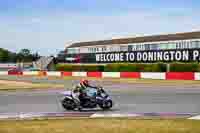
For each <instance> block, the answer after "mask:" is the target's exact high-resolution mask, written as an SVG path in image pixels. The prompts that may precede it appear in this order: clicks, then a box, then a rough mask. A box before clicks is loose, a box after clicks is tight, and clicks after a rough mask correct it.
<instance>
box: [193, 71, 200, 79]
mask: <svg viewBox="0 0 200 133" xmlns="http://www.w3.org/2000/svg"><path fill="white" fill-rule="evenodd" d="M194 80H200V73H198V72H196V73H194Z"/></svg>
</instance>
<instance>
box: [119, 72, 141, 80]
mask: <svg viewBox="0 0 200 133" xmlns="http://www.w3.org/2000/svg"><path fill="white" fill-rule="evenodd" d="M120 78H136V79H139V78H141V75H140V73H139V72H120Z"/></svg>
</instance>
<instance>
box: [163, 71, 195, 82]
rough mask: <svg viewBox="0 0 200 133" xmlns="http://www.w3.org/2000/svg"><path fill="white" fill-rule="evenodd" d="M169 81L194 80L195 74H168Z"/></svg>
mask: <svg viewBox="0 0 200 133" xmlns="http://www.w3.org/2000/svg"><path fill="white" fill-rule="evenodd" d="M166 79H167V80H194V79H195V74H194V73H193V72H167V73H166Z"/></svg>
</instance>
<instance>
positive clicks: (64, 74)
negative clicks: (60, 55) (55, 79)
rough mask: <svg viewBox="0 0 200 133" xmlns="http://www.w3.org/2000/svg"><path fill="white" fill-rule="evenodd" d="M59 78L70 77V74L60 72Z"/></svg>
mask: <svg viewBox="0 0 200 133" xmlns="http://www.w3.org/2000/svg"><path fill="white" fill-rule="evenodd" d="M61 76H62V77H71V76H72V72H61Z"/></svg>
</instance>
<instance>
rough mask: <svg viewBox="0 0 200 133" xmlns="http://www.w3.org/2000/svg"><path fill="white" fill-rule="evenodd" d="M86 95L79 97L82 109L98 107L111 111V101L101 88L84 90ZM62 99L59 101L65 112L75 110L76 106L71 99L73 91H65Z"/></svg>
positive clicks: (72, 98)
mask: <svg viewBox="0 0 200 133" xmlns="http://www.w3.org/2000/svg"><path fill="white" fill-rule="evenodd" d="M86 92H87V93H86V95H85V96H81V97H80V98H79V99H80V105H81V107H82V108H89V109H93V108H97V107H100V108H101V109H103V110H108V109H111V108H112V106H113V101H112V99H111V97H110V96H109V95H108V93H107V92H106V91H105V90H104V89H103V88H102V87H98V89H94V88H90V89H88V90H86ZM62 94H63V95H64V97H63V98H62V99H61V104H62V106H63V108H64V109H66V110H75V109H76V108H77V104H76V102H75V99H74V97H73V91H65V92H63V93H62Z"/></svg>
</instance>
